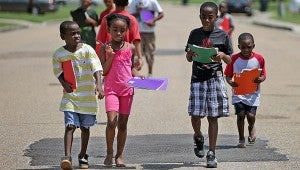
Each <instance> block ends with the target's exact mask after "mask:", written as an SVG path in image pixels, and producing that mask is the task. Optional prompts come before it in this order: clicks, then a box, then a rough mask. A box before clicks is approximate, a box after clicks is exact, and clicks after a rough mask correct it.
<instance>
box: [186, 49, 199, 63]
mask: <svg viewBox="0 0 300 170" xmlns="http://www.w3.org/2000/svg"><path fill="white" fill-rule="evenodd" d="M194 56H196V53H194V52H193V51H191V50H187V51H186V55H185V57H186V59H187V60H188V61H189V62H192V61H193V57H194Z"/></svg>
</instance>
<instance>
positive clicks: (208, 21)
mask: <svg viewBox="0 0 300 170" xmlns="http://www.w3.org/2000/svg"><path fill="white" fill-rule="evenodd" d="M199 17H200V20H201V23H202V26H203V30H204V31H212V30H213V29H214V27H215V21H216V20H217V12H216V11H215V10H214V9H213V8H211V7H206V8H203V9H202V11H200V16H199Z"/></svg>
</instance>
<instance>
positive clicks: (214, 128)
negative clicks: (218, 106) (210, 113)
mask: <svg viewBox="0 0 300 170" xmlns="http://www.w3.org/2000/svg"><path fill="white" fill-rule="evenodd" d="M207 120H208V138H209V150H210V151H213V152H215V150H216V143H217V137H218V118H215V117H207Z"/></svg>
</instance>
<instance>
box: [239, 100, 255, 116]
mask: <svg viewBox="0 0 300 170" xmlns="http://www.w3.org/2000/svg"><path fill="white" fill-rule="evenodd" d="M234 109H235V114H239V113H241V112H243V114H245V115H247V114H248V113H252V114H253V115H256V110H257V106H249V105H246V104H244V103H242V102H238V103H234Z"/></svg>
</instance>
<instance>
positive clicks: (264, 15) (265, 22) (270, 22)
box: [252, 11, 300, 35]
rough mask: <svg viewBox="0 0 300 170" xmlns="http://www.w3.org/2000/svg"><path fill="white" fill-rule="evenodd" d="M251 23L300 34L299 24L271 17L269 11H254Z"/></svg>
mask: <svg viewBox="0 0 300 170" xmlns="http://www.w3.org/2000/svg"><path fill="white" fill-rule="evenodd" d="M252 23H253V24H254V25H259V26H264V27H271V28H275V29H282V30H287V31H294V32H295V33H297V34H299V35H300V25H299V24H293V23H288V22H283V21H278V20H275V19H271V14H270V13H269V12H260V11H255V13H254V15H253V17H252Z"/></svg>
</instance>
